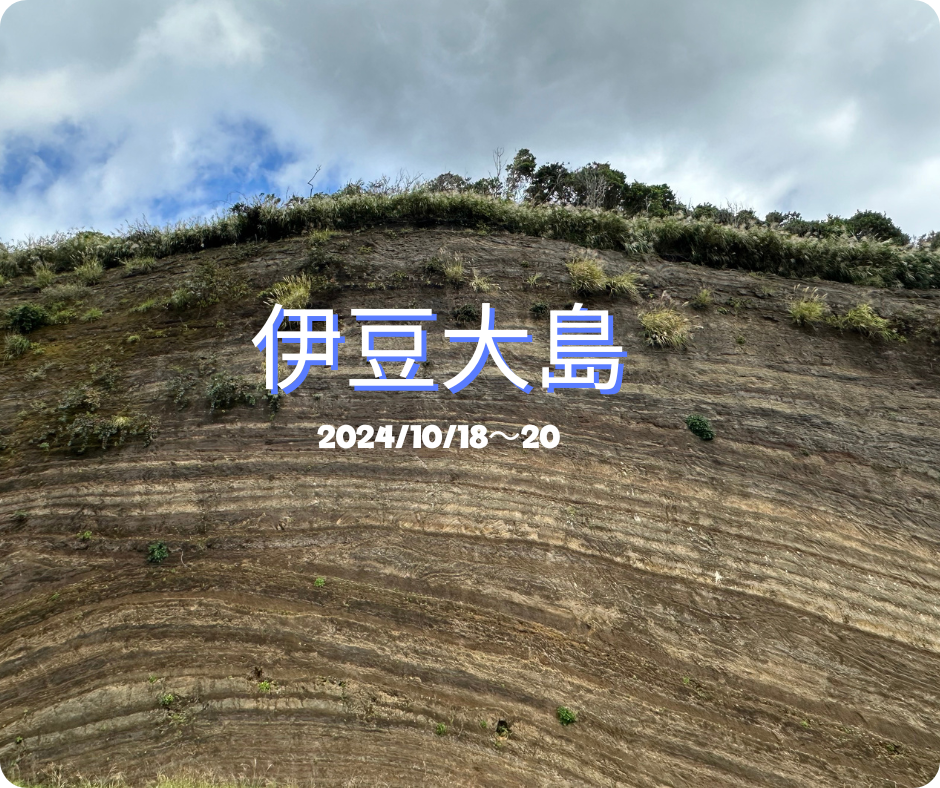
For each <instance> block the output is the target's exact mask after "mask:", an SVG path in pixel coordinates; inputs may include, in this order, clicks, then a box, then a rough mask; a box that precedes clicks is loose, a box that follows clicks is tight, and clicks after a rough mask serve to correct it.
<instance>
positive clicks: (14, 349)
mask: <svg viewBox="0 0 940 788" xmlns="http://www.w3.org/2000/svg"><path fill="white" fill-rule="evenodd" d="M32 346H33V343H32V342H30V341H29V340H28V339H27V338H26V337H24V336H23V335H22V334H7V335H6V337H4V340H3V356H4V358H6V359H14V358H19V357H20V356H22V355H23V354H24V353H26V352H27V351H28V350H29V349H30V348H31V347H32Z"/></svg>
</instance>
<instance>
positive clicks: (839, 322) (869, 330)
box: [829, 304, 903, 341]
mask: <svg viewBox="0 0 940 788" xmlns="http://www.w3.org/2000/svg"><path fill="white" fill-rule="evenodd" d="M829 323H830V325H832V326H834V327H836V328H840V329H843V330H846V329H847V330H849V331H855V332H856V333H858V334H861V335H862V336H864V337H867V338H869V339H883V340H885V341H891V340H894V341H901V340H903V337H902V336H901V335H900V334H898V332H897V331H895V330H894V329H893V328H891V323H890V321H888V320H886V319H885V318H883V317H881V316H880V315H878V313H877V312H875V310H874V309H873V308H872V305H871V304H858V305H857V306H854V307H852V309H850V310H849V311H848V312H846V313H845V314H844V315H834V316H832V317H830V318H829Z"/></svg>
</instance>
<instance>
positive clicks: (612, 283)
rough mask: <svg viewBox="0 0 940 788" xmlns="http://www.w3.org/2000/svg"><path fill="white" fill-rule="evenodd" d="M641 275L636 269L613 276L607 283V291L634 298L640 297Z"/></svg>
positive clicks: (613, 294) (614, 294) (615, 294)
mask: <svg viewBox="0 0 940 788" xmlns="http://www.w3.org/2000/svg"><path fill="white" fill-rule="evenodd" d="M639 282H640V275H639V274H638V273H636V272H635V271H624V272H623V273H622V274H619V275H618V276H614V277H611V278H610V279H608V280H607V282H606V283H605V285H604V286H605V287H606V288H607V292H608V293H610V294H611V295H612V296H624V295H625V296H629V297H630V298H632V299H633V300H638V299H639V297H640V288H639Z"/></svg>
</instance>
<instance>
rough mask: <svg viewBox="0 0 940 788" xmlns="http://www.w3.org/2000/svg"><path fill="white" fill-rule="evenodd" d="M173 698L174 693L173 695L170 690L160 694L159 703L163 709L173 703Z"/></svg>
mask: <svg viewBox="0 0 940 788" xmlns="http://www.w3.org/2000/svg"><path fill="white" fill-rule="evenodd" d="M175 700H176V695H174V694H173V693H172V692H168V693H166V694H165V695H161V696H160V705H161V706H163V708H164V709H168V708H170V706H172V705H173V702H174V701H175Z"/></svg>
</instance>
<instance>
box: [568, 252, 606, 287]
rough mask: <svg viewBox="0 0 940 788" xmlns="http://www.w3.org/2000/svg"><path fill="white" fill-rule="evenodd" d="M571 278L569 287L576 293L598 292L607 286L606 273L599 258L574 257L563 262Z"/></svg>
mask: <svg viewBox="0 0 940 788" xmlns="http://www.w3.org/2000/svg"><path fill="white" fill-rule="evenodd" d="M565 267H566V268H567V269H568V276H569V277H570V278H571V289H572V290H574V292H575V293H577V294H578V295H588V294H590V293H599V292H600V291H602V290H603V289H604V288H605V287H606V286H607V275H606V274H605V273H604V267H603V265H601V263H600V261H599V260H594V259H591V258H575V259H574V260H570V261H569V262H567V263H566V264H565Z"/></svg>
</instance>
